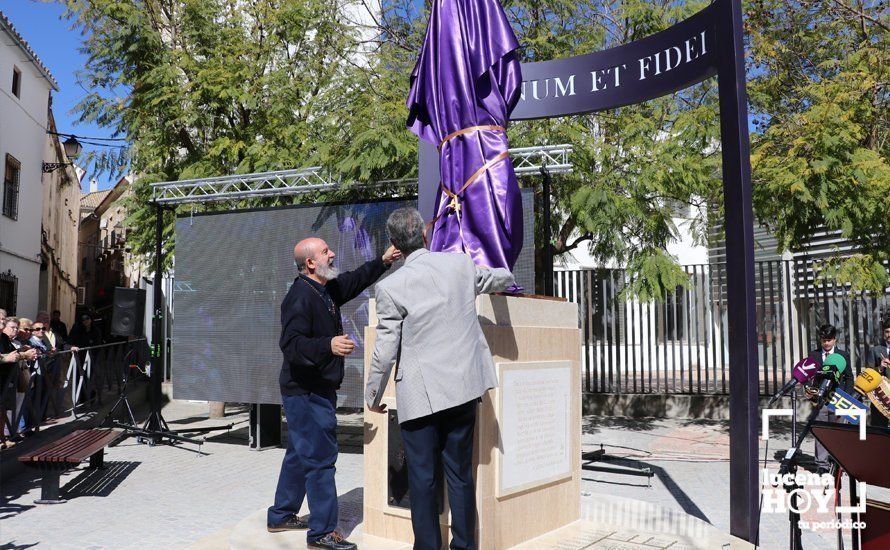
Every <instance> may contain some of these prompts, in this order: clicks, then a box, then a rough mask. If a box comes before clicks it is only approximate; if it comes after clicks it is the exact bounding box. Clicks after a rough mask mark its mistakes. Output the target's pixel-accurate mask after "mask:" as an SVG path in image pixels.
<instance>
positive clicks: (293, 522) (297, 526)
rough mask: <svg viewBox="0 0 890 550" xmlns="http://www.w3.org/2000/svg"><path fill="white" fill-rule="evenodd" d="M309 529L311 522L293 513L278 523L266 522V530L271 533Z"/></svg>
mask: <svg viewBox="0 0 890 550" xmlns="http://www.w3.org/2000/svg"><path fill="white" fill-rule="evenodd" d="M306 529H309V522H308V521H307V520H305V519H303V518H301V517H299V516H298V515H297V514H291V515H289V516H287V518H286V519H285V520H284V521H282V522H281V523H279V524H278V525H269V524H268V523H267V524H266V530H267V531H269V532H270V533H278V532H281V531H304V530H306Z"/></svg>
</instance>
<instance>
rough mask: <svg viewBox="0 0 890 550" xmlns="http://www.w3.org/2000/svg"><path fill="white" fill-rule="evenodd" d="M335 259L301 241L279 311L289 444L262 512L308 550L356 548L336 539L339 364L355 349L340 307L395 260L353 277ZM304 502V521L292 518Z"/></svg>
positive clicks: (318, 242)
mask: <svg viewBox="0 0 890 550" xmlns="http://www.w3.org/2000/svg"><path fill="white" fill-rule="evenodd" d="M335 257H336V254H334V251H333V250H331V249H330V247H329V246H328V244H327V243H326V242H325V241H323V240H322V239H319V238H315V237H311V238H308V239H303V240H302V241H300V242H298V243H297V245H296V246H295V247H294V262H295V263H296V265H297V268H298V270H299V272H300V273H299V276H298V277H297V278H296V279H294V283H293V285H291V288H290V290H289V291H288V293H287V296H285V298H284V301H283V302H282V304H281V338H280V340H279V342H278V344H279V347H281V352H282V354H283V355H284V361H283V363H282V366H281V374H280V376H279V384H280V386H281V402H282V406H283V407H284V414H285V417H286V418H287V430H288V442H287V451H286V452H285V455H284V461H283V462H282V464H281V473H280V474H279V476H278V488H277V490H276V491H275V504H273V505H272V506H271V507H269V511H268V514H267V520H266V526H267V529H268V530H269V531H270V532H277V531H289V530H301V529H308V533H307V536H306V539H307V544H308V546H309V547H310V548H328V549H333V550H351V549H353V548H356V545H355V544H353V543H351V542H348V541H346V540H344V539H343V538H342V537H341V536H340V535H339V534H338V533H337V532H336V531H335V528H336V527H337V488H336V486H335V484H334V471H335V468H334V466H335V463H336V461H337V433H336V427H337V417H336V415H335V409H336V407H337V389H339V388H340V384H341V383H342V382H343V361H344V357H346V356H348V355H349V354H351V353H352V352H353V350H354V349H355V343H354V342H353V341H352V340H350V339H349V337H348V336H346V335H344V334H343V325H342V323H341V318H340V306H342V305H343V304H345V303H346V302H348V301H350V300H352V299H353V298H355V297H356V296H358V295H359V294H360V293H361V292H362V291H363V290H365V289H366V288H367V287H369V286H370V285H372V284H373V283H374V282H375V281H376V280H377V279H379V278H380V276H381V275H383V273H384V272H385V271H386V270H387V269H388V268H389V267H390V266H391V265H392V263H393V262H394V261H396V260H397V259H399V258H400V257H401V253H400V252H399V251H398V250H396V249H395V247H392V246H390V247H389V248H388V249H387V250H386V252H385V253H384V254H383V256H382V257H380V258H377V259H374V260H371V261H370V262H367V263H365V264H364V265H362V266H360V267H359V268H357V269H355V270H354V271H349V272H346V273H338V271H337V268H335V267H334V258H335ZM304 498H308V501H309V519H308V521H307V520H306V519H303V518H300V517H299V516H298V515H297V514H298V513H299V511H300V508H301V507H302V505H303V499H304Z"/></svg>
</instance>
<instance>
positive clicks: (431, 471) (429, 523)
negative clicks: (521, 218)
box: [365, 208, 514, 550]
mask: <svg viewBox="0 0 890 550" xmlns="http://www.w3.org/2000/svg"><path fill="white" fill-rule="evenodd" d="M386 228H387V231H388V232H389V238H390V241H392V244H393V245H394V246H395V247H396V248H397V249H398V250H400V251H401V252H402V255H403V256H404V257H405V265H404V266H403V267H402V268H401V269H399V270H398V271H396V272H395V273H393V274H392V275H390V276H389V278H387V279H384V280H383V281H380V282H379V283H377V286H376V288H375V297H376V302H377V318H378V324H377V343H376V346H375V348H374V355H373V356H372V358H371V365H370V368H369V373H368V381H367V385H366V388H365V401H366V402H367V404H368V408H369V409H370V410H372V411H374V412H383V411H384V409H385V408H386V406H385V405H381V403H380V400H381V398H382V397H383V391H384V389H385V388H386V383H387V381H388V380H389V374H390V371H391V370H392V368H393V365H395V363H397V362H398V366H396V374H395V377H394V378H395V382H396V401H397V403H398V411H397V412H398V417H399V424H400V427H401V432H402V440H403V442H404V445H405V455H406V458H407V462H408V490H409V493H410V496H411V523H412V527H413V529H414V548H415V549H431V550H439V548H441V543H442V541H441V533H440V531H439V512H438V509H437V504H436V499H435V495H436V493H437V487H436V475H435V470H436V464H438V463H439V460H441V461H442V465H443V467H444V472H445V478H446V480H447V482H448V503H449V505H450V506H451V534H452V541H451V548H453V549H456V548H467V549H475V548H476V542H475V529H476V526H475V524H476V495H475V487H474V483H473V470H472V464H473V429H474V427H475V424H476V407H477V405H478V402H479V398H480V397H481V396H482V395H483V394H484V393H485V392H486V391H488V390H489V389H491V388H494V387H495V386H497V374H496V372H495V368H494V362H493V361H492V359H491V351H490V350H489V348H488V344H487V343H486V341H485V337H484V336H483V334H482V328H481V327H480V326H479V319H478V317H477V314H476V306H475V303H476V296H477V295H479V294H486V293H492V292H499V291H503V290H505V289H507V288H509V287H510V286H511V285H512V284H513V282H514V281H513V275H512V274H511V273H510V272H509V271H508V270H506V269H487V268H483V267H478V266H476V265H475V264H474V263H473V261H472V260H471V259H470V257H469V256H468V255H466V254H454V253H443V252H430V251H428V250H426V248H425V245H426V239H425V236H424V225H423V219H422V218H421V216H420V213H419V212H418V211H417V210H415V209H413V208H401V209H399V210H396V211H395V212H393V213H392V214H391V215H390V217H389V219H388V220H387V223H386Z"/></svg>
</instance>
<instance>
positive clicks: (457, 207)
mask: <svg viewBox="0 0 890 550" xmlns="http://www.w3.org/2000/svg"><path fill="white" fill-rule="evenodd" d="M481 131H489V132H506V131H507V129H506V128H505V127H503V126H497V125H494V124H485V125H481V126H470V127H467V128H461V129H460V130H457V131H455V132H451V133H450V134H448V135H447V136H445V137H444V138H442V141H440V142H439V146H438V147H437V149H439V150H441V149H442V146H443V145H445V144H446V143H448V142H449V141H451V140H452V139H454V138H456V137H458V136H462V135H464V134H469V133H472V132H481ZM507 156H508V153H507V151H504V152H502V153H500V154H499V155H498V156H496V157H495V158H493V159H491V160H490V161H488V162H486V163H485V164H484V165H482V167H481V168H479V169H478V170H476V171H475V172H474V173H473V175H472V176H470V177H469V178H468V179H467V181H466V182H465V183H464V185H463V187H461V188H460V191H458V192H457V193H452V192H451V190H450V189H448V188H447V187H445V185H444V184H442V183H441V182H440V183H439V185H440V186H441V187H442V192H443V193H445V194H446V195H448V196H449V197H450V198H451V201H449V203H448V204H447V205H445V210H446V211H447V210H448V209H449V208H450V209H451V210H452V211H454V213H455V214H456V215H457V227H458V231H459V233H460V239H461V242H463V238H464V236H463V228H462V227H461V213H460V211H461V204H460V197H459V195H460V194H461V193H463V192H464V191H466V189H467V187H469V186H470V184H472V183H473V182H474V181H476V178H478V177H479V176H480V175H481V174H482V173H483V172H485V171H486V170H488V169H489V168H491V167H492V166H494V165H495V164H497V163H498V162H500V161H501V160H503V159H505V158H507ZM443 214H444V213H443ZM441 217H442V214H439V215H438V216H436V217H435V218H433V219H432V220H431V221H430V222H429V223H428V224H426V228H425V229H424V232H428V231H429V230H431V229H435V225H436V222H438V221H439V219H440V218H441ZM430 238H432V234H430Z"/></svg>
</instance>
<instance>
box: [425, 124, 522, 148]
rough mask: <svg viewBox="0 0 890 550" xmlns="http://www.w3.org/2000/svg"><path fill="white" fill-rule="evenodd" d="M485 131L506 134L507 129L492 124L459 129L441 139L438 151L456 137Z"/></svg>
mask: <svg viewBox="0 0 890 550" xmlns="http://www.w3.org/2000/svg"><path fill="white" fill-rule="evenodd" d="M486 130H487V131H489V132H506V131H507V129H506V128H504V127H503V126H497V125H494V124H485V125H482V126H469V127H467V128H461V129H460V130H457V131H454V132H451V133H450V134H448V135H447V136H445V137H444V138H442V141H440V142H439V147H438V149H440V150H441V149H442V146H443V145H445V144H446V143H448V142H449V141H451V140H452V139H454V138H456V137H458V136H462V135H464V134H470V133H473V132H481V131H486Z"/></svg>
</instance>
